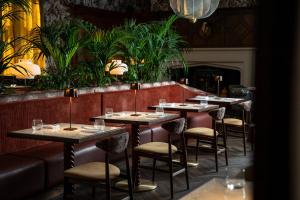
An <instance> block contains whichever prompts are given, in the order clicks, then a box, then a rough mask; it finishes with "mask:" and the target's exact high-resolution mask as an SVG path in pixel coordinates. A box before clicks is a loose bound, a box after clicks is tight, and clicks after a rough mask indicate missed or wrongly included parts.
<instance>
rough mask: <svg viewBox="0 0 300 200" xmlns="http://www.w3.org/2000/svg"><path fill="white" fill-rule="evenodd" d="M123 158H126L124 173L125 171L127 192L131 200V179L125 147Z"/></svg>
mask: <svg viewBox="0 0 300 200" xmlns="http://www.w3.org/2000/svg"><path fill="white" fill-rule="evenodd" d="M125 160H126V173H127V181H128V193H129V197H130V199H131V200H133V189H132V179H131V174H130V167H129V159H128V152H127V149H125Z"/></svg>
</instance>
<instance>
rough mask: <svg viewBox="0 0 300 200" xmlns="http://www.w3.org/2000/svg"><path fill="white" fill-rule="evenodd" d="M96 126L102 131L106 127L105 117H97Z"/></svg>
mask: <svg viewBox="0 0 300 200" xmlns="http://www.w3.org/2000/svg"><path fill="white" fill-rule="evenodd" d="M94 128H96V129H100V130H101V131H103V130H104V128H105V122H104V119H95V121H94Z"/></svg>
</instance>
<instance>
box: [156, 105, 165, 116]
mask: <svg viewBox="0 0 300 200" xmlns="http://www.w3.org/2000/svg"><path fill="white" fill-rule="evenodd" d="M155 113H156V114H158V115H164V108H163V107H160V106H158V107H156V109H155Z"/></svg>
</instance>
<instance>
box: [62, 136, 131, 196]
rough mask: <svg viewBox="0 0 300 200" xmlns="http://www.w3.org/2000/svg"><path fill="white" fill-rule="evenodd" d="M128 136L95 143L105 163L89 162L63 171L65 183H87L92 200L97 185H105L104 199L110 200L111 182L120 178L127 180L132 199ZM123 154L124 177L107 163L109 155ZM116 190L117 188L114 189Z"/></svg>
mask: <svg viewBox="0 0 300 200" xmlns="http://www.w3.org/2000/svg"><path fill="white" fill-rule="evenodd" d="M128 140H129V134H128V133H127V132H126V133H121V134H118V135H116V136H113V137H111V138H109V139H107V140H103V141H100V142H97V143H96V146H97V147H98V148H100V149H102V150H103V151H104V152H105V162H89V163H85V164H82V165H79V166H76V167H73V168H70V169H67V170H65V172H64V177H65V181H69V182H70V183H88V184H90V185H92V193H93V198H95V196H96V195H95V190H96V186H98V185H105V188H106V199H107V200H109V199H111V188H112V187H111V185H112V181H114V180H117V179H119V178H120V177H121V178H127V181H128V195H129V197H130V199H133V192H132V180H131V175H130V168H129V159H128V152H127V144H128ZM122 152H124V154H125V161H126V175H123V174H121V171H120V169H119V168H118V167H117V166H115V165H113V164H110V163H109V157H110V154H119V153H122ZM115 189H117V188H115Z"/></svg>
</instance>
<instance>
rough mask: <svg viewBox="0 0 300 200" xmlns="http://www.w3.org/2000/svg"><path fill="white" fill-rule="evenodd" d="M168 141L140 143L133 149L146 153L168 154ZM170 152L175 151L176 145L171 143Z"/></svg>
mask: <svg viewBox="0 0 300 200" xmlns="http://www.w3.org/2000/svg"><path fill="white" fill-rule="evenodd" d="M168 148H169V147H168V143H164V142H149V143H146V144H141V145H139V146H137V147H135V148H134V150H135V151H140V152H147V153H158V154H168V153H169V152H168V151H169V150H168ZM171 150H172V153H175V152H176V151H177V147H176V146H174V145H171Z"/></svg>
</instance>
